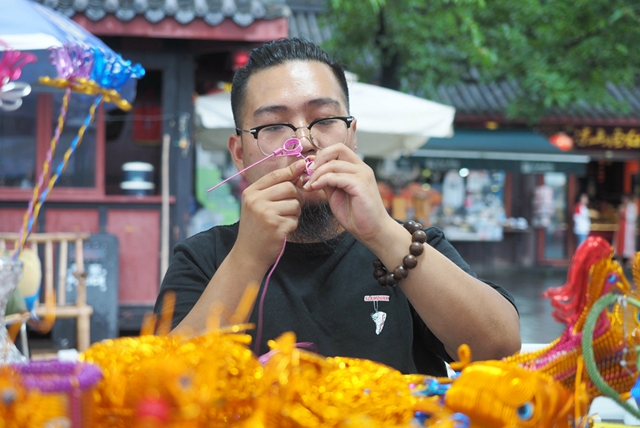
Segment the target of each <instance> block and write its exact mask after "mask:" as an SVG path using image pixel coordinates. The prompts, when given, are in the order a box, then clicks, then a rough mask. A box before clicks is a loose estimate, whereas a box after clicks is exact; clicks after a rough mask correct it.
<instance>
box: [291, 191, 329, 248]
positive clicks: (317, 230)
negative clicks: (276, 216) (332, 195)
mask: <svg viewBox="0 0 640 428" xmlns="http://www.w3.org/2000/svg"><path fill="white" fill-rule="evenodd" d="M339 232H340V224H339V223H338V221H337V220H336V218H335V217H334V216H333V213H332V212H331V208H330V207H329V203H328V202H326V201H323V202H318V203H315V204H307V205H303V206H302V212H301V213H300V217H299V218H298V228H297V229H296V230H294V231H293V232H291V234H290V235H289V238H288V239H289V240H290V241H291V242H297V243H313V242H324V243H327V241H328V240H330V239H332V238H335V237H336V236H337V235H338V233H339Z"/></svg>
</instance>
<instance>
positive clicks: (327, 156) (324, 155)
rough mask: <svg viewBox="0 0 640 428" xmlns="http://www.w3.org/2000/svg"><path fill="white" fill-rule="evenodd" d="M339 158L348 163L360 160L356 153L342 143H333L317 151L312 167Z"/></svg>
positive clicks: (317, 166)
mask: <svg viewBox="0 0 640 428" xmlns="http://www.w3.org/2000/svg"><path fill="white" fill-rule="evenodd" d="M335 160H341V161H345V162H349V163H358V162H361V160H360V158H359V157H358V155H357V154H356V153H355V152H354V151H353V150H351V149H350V148H349V147H347V146H345V145H344V144H334V145H333V146H329V147H327V148H326V149H322V150H320V151H318V153H317V154H316V156H315V159H313V164H312V166H311V168H312V169H314V168H319V167H320V166H321V165H324V164H326V163H329V162H331V161H335Z"/></svg>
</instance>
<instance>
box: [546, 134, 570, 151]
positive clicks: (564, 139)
mask: <svg viewBox="0 0 640 428" xmlns="http://www.w3.org/2000/svg"><path fill="white" fill-rule="evenodd" d="M549 142H550V143H551V145H553V146H555V147H557V148H559V149H560V150H562V151H563V152H566V151H569V150H571V149H573V138H571V137H570V136H568V135H567V134H565V133H564V132H558V133H557V134H553V135H552V136H551V137H549Z"/></svg>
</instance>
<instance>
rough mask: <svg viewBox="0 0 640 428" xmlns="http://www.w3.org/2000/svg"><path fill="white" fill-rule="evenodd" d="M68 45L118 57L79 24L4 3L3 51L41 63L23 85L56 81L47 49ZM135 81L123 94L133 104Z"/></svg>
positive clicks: (25, 73)
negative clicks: (19, 53) (41, 80)
mask: <svg viewBox="0 0 640 428" xmlns="http://www.w3.org/2000/svg"><path fill="white" fill-rule="evenodd" d="M64 45H78V46H84V47H86V48H87V49H99V50H101V51H103V52H104V53H105V54H106V55H108V56H116V55H117V54H116V53H115V52H114V51H113V50H112V49H111V48H109V47H108V46H107V45H106V44H105V43H104V42H103V41H102V40H100V39H99V38H98V37H96V36H94V35H93V34H91V33H90V32H89V31H87V30H86V29H84V28H83V27H81V26H80V25H78V24H76V23H75V22H74V21H72V20H71V19H69V18H67V17H66V16H64V15H62V14H61V13H59V12H56V11H54V10H52V9H50V8H48V7H46V6H43V5H41V4H39V3H36V2H34V1H31V0H0V51H2V50H6V49H14V50H19V51H23V52H31V53H32V54H34V55H35V56H36V58H37V61H36V62H34V63H32V64H28V65H26V66H25V67H24V68H23V70H22V76H21V77H20V79H19V80H20V81H21V82H26V83H29V84H31V85H32V86H35V85H37V84H38V79H39V78H40V77H43V76H50V77H56V68H55V67H54V66H53V65H52V64H51V62H50V59H49V56H50V54H49V52H48V51H47V49H50V48H60V47H62V46H64ZM135 86H136V85H135V80H134V79H130V80H129V81H128V82H127V83H126V84H125V85H124V86H123V87H122V88H120V89H119V93H120V95H121V97H122V98H124V99H126V100H128V101H130V102H131V101H132V100H133V98H134V97H135Z"/></svg>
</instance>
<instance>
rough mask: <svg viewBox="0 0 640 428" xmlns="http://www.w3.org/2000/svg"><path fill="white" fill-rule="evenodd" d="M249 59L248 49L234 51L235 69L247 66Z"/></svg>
mask: <svg viewBox="0 0 640 428" xmlns="http://www.w3.org/2000/svg"><path fill="white" fill-rule="evenodd" d="M247 61H249V52H247V51H238V52H234V53H233V66H232V67H233V71H236V70H237V69H239V68H242V67H244V66H245V64H246V63H247Z"/></svg>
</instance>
